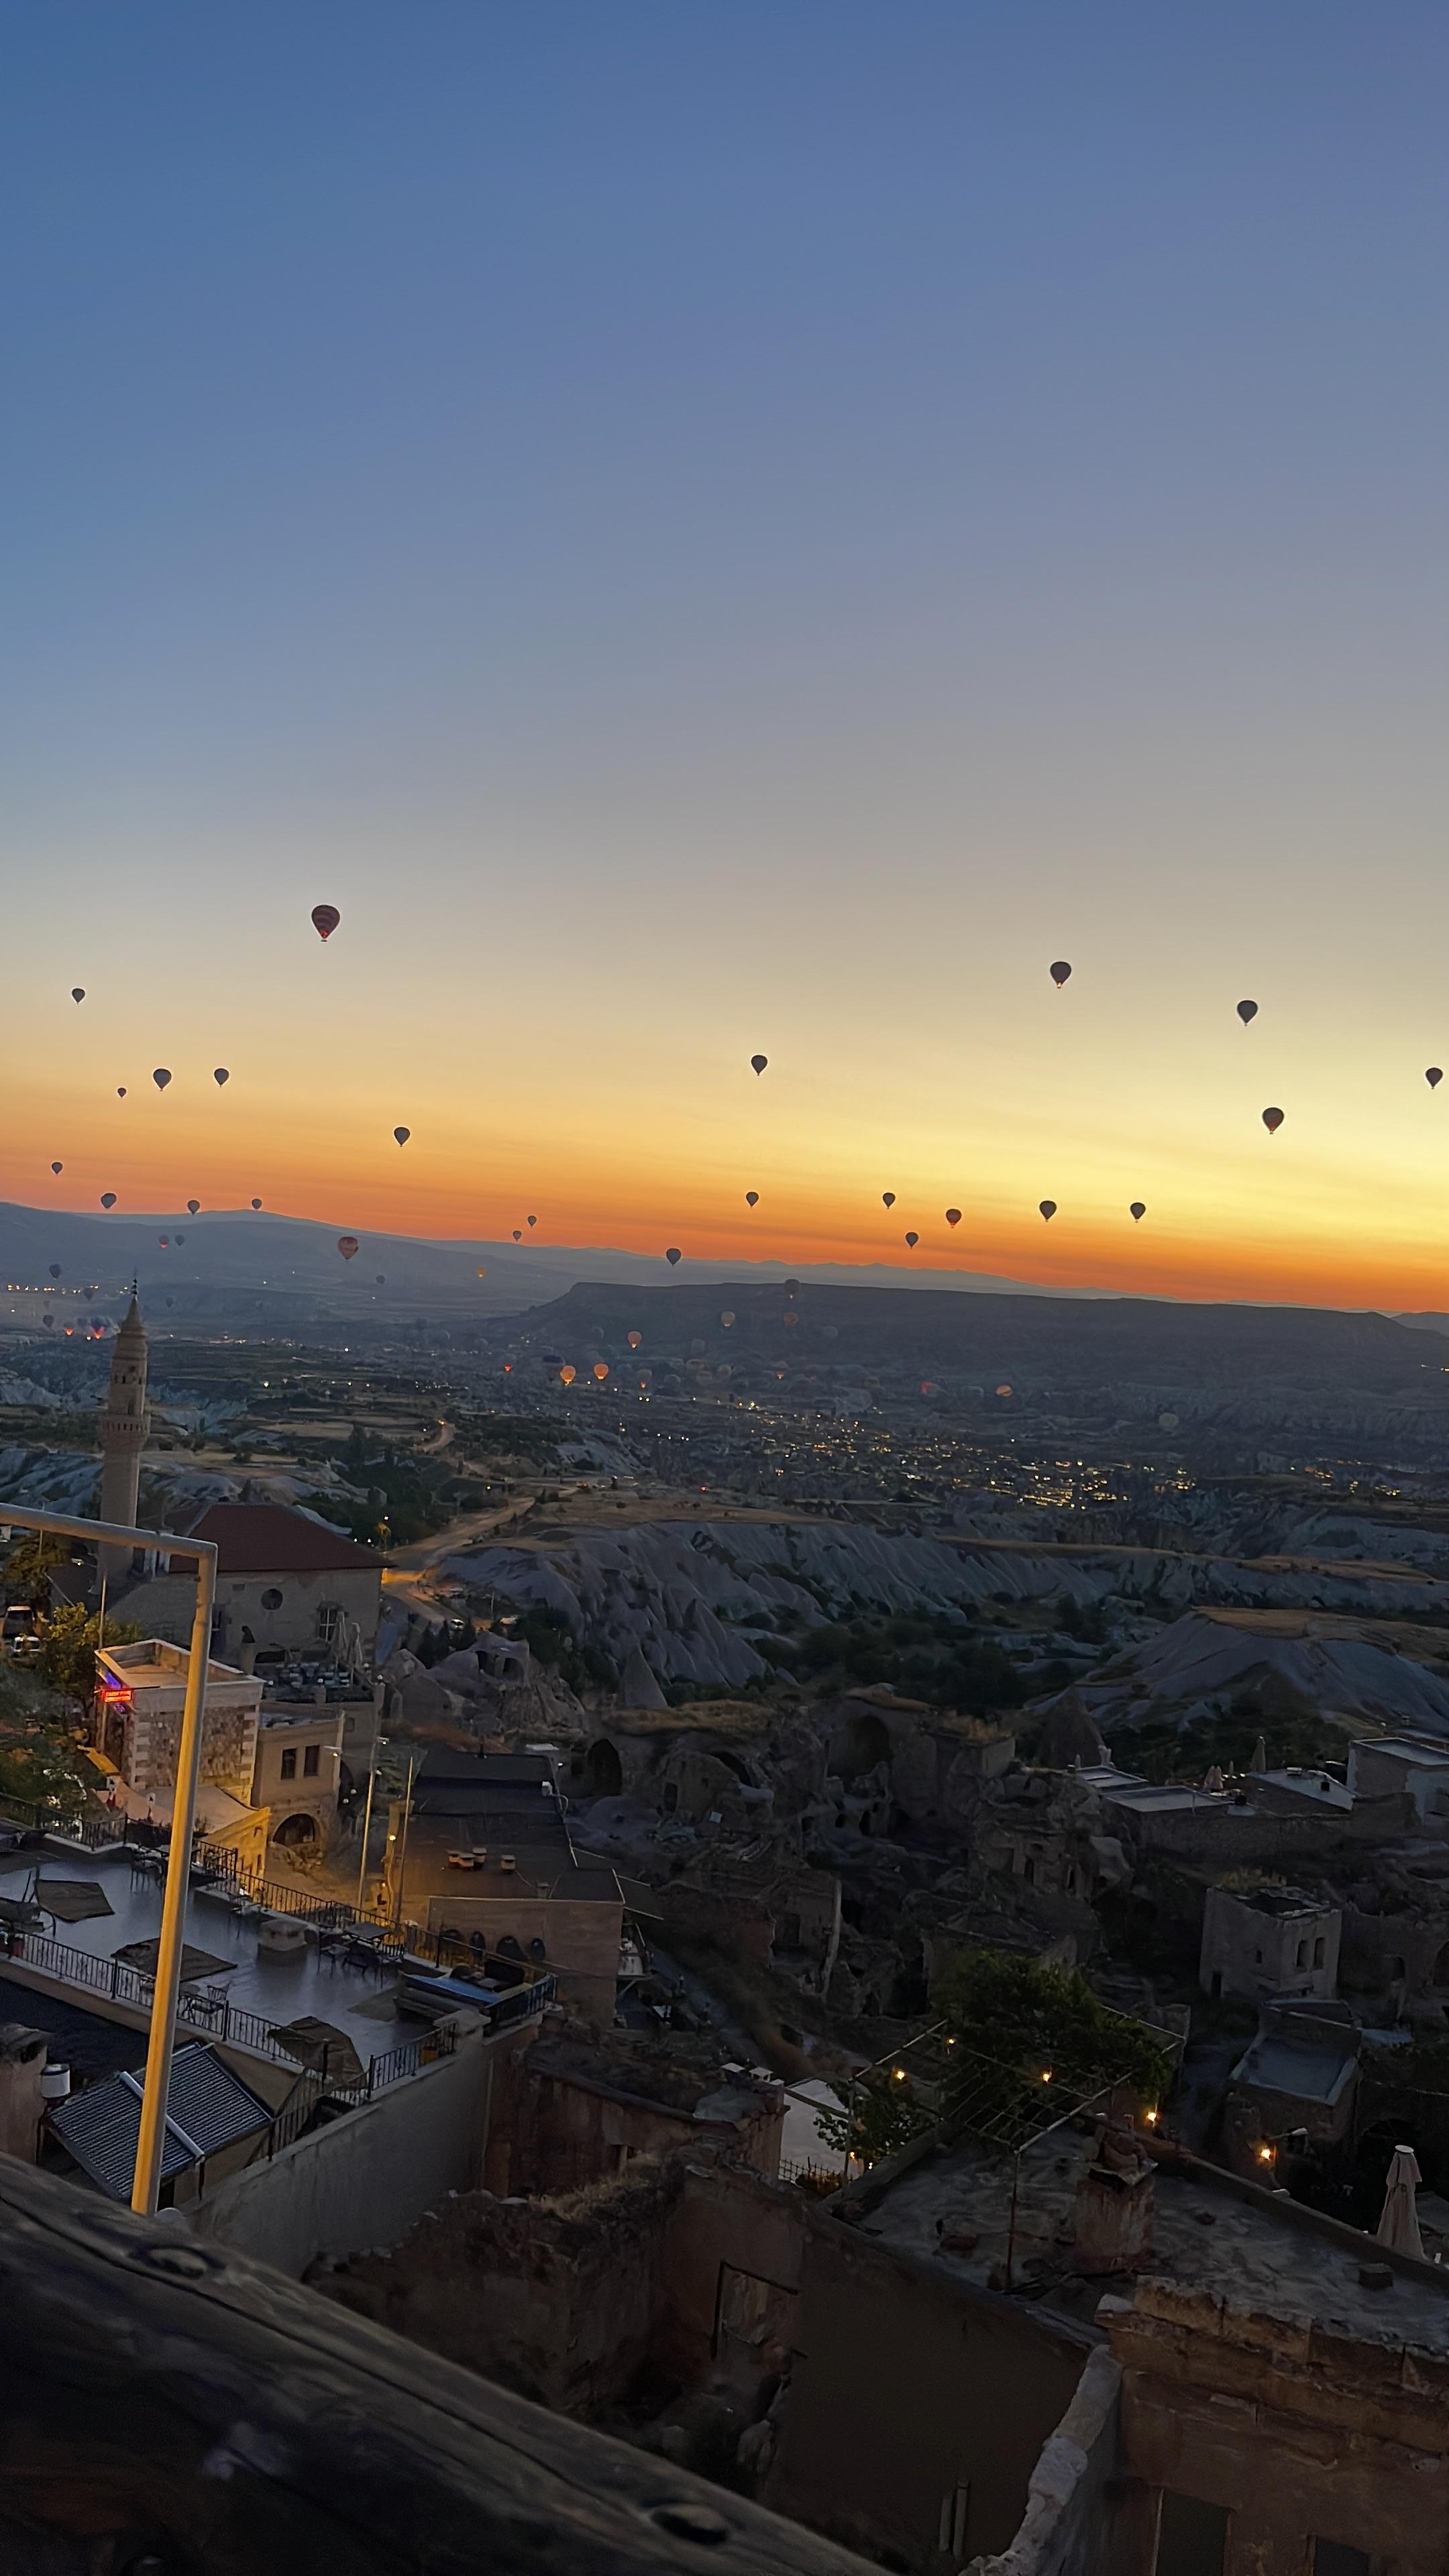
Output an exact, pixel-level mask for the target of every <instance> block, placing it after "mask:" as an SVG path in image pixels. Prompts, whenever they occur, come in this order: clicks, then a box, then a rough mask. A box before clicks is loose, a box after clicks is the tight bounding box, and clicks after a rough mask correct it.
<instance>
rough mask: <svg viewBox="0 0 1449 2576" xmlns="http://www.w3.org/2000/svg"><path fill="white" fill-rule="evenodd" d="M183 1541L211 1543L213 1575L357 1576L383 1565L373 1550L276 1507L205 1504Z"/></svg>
mask: <svg viewBox="0 0 1449 2576" xmlns="http://www.w3.org/2000/svg"><path fill="white" fill-rule="evenodd" d="M186 1535H187V1537H188V1538H208V1539H211V1540H213V1541H214V1543H215V1546H216V1570H217V1572H218V1574H332V1573H336V1574H348V1573H351V1574H360V1573H362V1571H363V1570H364V1568H365V1567H367V1566H376V1567H378V1568H380V1567H381V1565H382V1559H381V1557H380V1556H379V1555H378V1553H377V1551H376V1549H375V1548H370V1547H359V1546H358V1544H357V1542H356V1540H355V1539H350V1538H343V1537H342V1536H341V1534H340V1533H339V1532H338V1531H337V1530H329V1529H323V1528H322V1527H321V1526H320V1525H319V1523H318V1522H316V1521H312V1520H309V1519H308V1518H307V1515H306V1513H305V1512H289V1511H288V1510H286V1508H285V1507H284V1505H282V1504H281V1503H210V1504H208V1506H207V1508H206V1510H205V1511H204V1512H203V1513H202V1514H201V1516H200V1518H199V1519H198V1520H194V1521H193V1522H192V1524H191V1527H190V1529H189V1530H188V1531H187V1533H186Z"/></svg>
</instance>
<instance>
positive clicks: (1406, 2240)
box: [1378, 2147, 1424, 2261]
mask: <svg viewBox="0 0 1449 2576" xmlns="http://www.w3.org/2000/svg"><path fill="white" fill-rule="evenodd" d="M1421 2180H1422V2176H1421V2174H1420V2172H1419V2160H1418V2157H1417V2156H1416V2155H1415V2153H1414V2150H1413V2148H1412V2147H1395V2149H1394V2158H1393V2162H1392V2164H1391V2165H1390V2167H1389V2178H1388V2183H1387V2185H1386V2187H1385V2191H1384V2211H1383V2216H1382V2218H1381V2219H1380V2220H1379V2224H1378V2240H1379V2243H1380V2244H1381V2245H1390V2246H1392V2247H1393V2250H1394V2252H1395V2253H1396V2254H1417V2255H1418V2256H1419V2258H1420V2260H1421V2261H1422V2259H1423V2254H1424V2239H1423V2237H1422V2236H1421V2235H1420V2233H1419V2212H1418V2208H1417V2205H1416V2203H1415V2200H1414V2186H1415V2184H1416V2183H1418V2182H1419V2181H1421Z"/></svg>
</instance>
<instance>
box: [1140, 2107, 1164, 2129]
mask: <svg viewBox="0 0 1449 2576" xmlns="http://www.w3.org/2000/svg"><path fill="white" fill-rule="evenodd" d="M1142 2117H1143V2119H1144V2120H1145V2121H1146V2123H1147V2125H1148V2127H1149V2129H1155V2128H1156V2126H1157V2123H1158V2121H1159V2120H1160V2119H1161V2117H1162V2114H1161V2112H1160V2111H1144V2112H1143V2114H1142Z"/></svg>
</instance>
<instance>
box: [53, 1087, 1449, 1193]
mask: <svg viewBox="0 0 1449 2576" xmlns="http://www.w3.org/2000/svg"><path fill="white" fill-rule="evenodd" d="M1443 1079H1444V1068H1443V1066H1442V1065H1441V1064H1431V1065H1430V1067H1429V1069H1428V1071H1427V1073H1426V1074H1425V1076H1424V1080H1425V1081H1426V1082H1427V1084H1428V1086H1429V1089H1430V1090H1431V1091H1437V1090H1438V1088H1439V1085H1440V1083H1441V1082H1442V1081H1443ZM53 1168H54V1169H55V1170H56V1171H57V1172H58V1171H59V1170H60V1165H59V1163H57V1164H55V1165H54V1167H53Z"/></svg>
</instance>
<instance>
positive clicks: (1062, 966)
mask: <svg viewBox="0 0 1449 2576" xmlns="http://www.w3.org/2000/svg"><path fill="white" fill-rule="evenodd" d="M1071 971H1072V970H1071V968H1070V966H1069V965H1068V964H1067V961H1066V959H1065V957H1059V958H1058V959H1057V960H1056V963H1055V964H1054V966H1053V967H1052V970H1051V978H1052V982H1053V983H1054V984H1055V986H1056V988H1057V991H1058V992H1060V991H1061V989H1062V986H1063V985H1064V984H1065V982H1066V980H1067V977H1068V976H1069V975H1070V973H1071Z"/></svg>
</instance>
